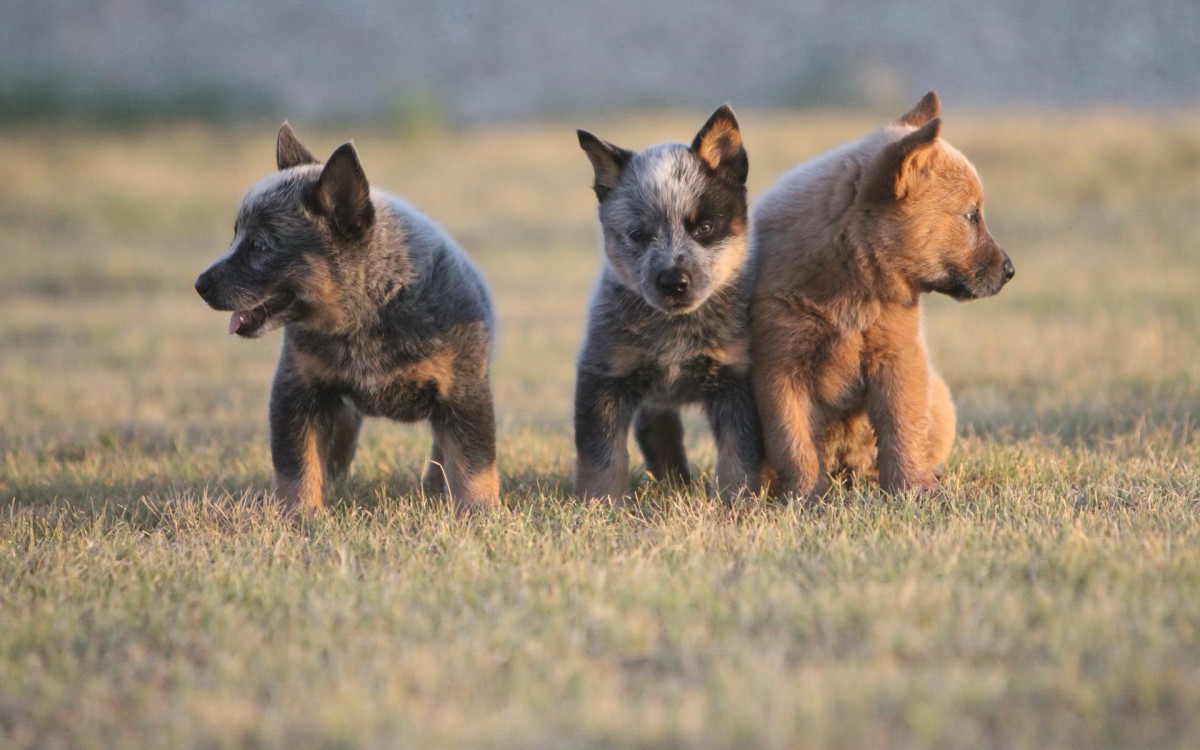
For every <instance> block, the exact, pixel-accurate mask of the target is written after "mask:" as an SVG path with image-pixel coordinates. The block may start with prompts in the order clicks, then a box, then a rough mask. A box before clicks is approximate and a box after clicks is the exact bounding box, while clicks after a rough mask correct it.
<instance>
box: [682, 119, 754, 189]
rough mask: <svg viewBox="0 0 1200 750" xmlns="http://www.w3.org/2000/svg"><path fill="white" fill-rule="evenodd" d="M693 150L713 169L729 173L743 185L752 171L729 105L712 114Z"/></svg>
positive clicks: (693, 145)
mask: <svg viewBox="0 0 1200 750" xmlns="http://www.w3.org/2000/svg"><path fill="white" fill-rule="evenodd" d="M692 151H693V153H695V154H696V156H699V157H700V158H701V159H702V160H703V161H704V163H705V164H707V165H708V166H709V167H710V168H712V169H713V170H729V173H730V174H732V175H733V176H734V178H736V179H737V181H738V182H739V183H741V184H743V185H745V184H746V175H747V174H749V172H750V162H749V160H748V159H747V158H746V149H744V148H743V147H742V131H741V130H740V129H739V128H738V121H737V118H736V117H734V116H733V110H732V109H731V108H730V107H729V105H728V104H723V105H721V107H720V108H719V109H718V110H717V111H716V112H713V113H712V117H710V118H708V122H706V123H704V127H702V128H700V132H699V133H697V134H696V138H695V140H693V141H692Z"/></svg>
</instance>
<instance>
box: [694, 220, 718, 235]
mask: <svg viewBox="0 0 1200 750" xmlns="http://www.w3.org/2000/svg"><path fill="white" fill-rule="evenodd" d="M712 233H713V225H712V222H711V221H703V222H700V224H699V225H698V226H697V227H696V228H695V229H694V230H692V236H694V237H707V236H708V235H710V234H712Z"/></svg>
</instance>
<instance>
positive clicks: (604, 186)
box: [575, 130, 633, 203]
mask: <svg viewBox="0 0 1200 750" xmlns="http://www.w3.org/2000/svg"><path fill="white" fill-rule="evenodd" d="M575 134H576V135H578V136H579V147H580V148H582V149H583V151H584V153H586V154H587V157H588V161H590V162H591V163H592V169H593V170H594V171H595V173H596V181H595V182H594V183H593V184H592V189H593V190H595V191H596V197H597V198H599V199H600V202H601V203H603V202H604V199H605V198H607V197H608V194H609V193H611V192H612V191H613V190H614V189H616V187H617V183H619V182H620V181H621V173H622V172H624V171H625V167H626V166H627V165H628V164H629V160H630V159H632V158H633V152H632V151H627V150H625V149H623V148H621V147H619V146H614V145H612V144H611V143H609V142H608V141H602V140H600V139H599V138H597V137H596V136H594V135H592V134H591V133H589V132H587V131H586V130H576V131H575Z"/></svg>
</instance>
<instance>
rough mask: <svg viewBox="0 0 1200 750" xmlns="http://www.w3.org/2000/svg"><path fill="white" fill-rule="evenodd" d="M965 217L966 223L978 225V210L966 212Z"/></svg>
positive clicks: (973, 209)
mask: <svg viewBox="0 0 1200 750" xmlns="http://www.w3.org/2000/svg"><path fill="white" fill-rule="evenodd" d="M966 217H967V221H969V222H971V223H972V224H978V223H979V209H978V208H972V209H971V210H970V211H968V212H967V213H966Z"/></svg>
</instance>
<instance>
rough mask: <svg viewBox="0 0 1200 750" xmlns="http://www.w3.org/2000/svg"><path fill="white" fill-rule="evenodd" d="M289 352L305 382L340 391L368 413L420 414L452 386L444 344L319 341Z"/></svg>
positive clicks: (451, 357) (451, 356)
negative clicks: (405, 346) (409, 347)
mask: <svg viewBox="0 0 1200 750" xmlns="http://www.w3.org/2000/svg"><path fill="white" fill-rule="evenodd" d="M290 354H291V360H292V363H293V366H294V367H295V368H296V371H297V374H298V375H299V376H300V378H301V380H302V381H303V382H304V383H305V385H307V386H309V387H312V388H324V389H330V390H334V391H337V392H340V393H341V394H342V395H344V396H346V397H348V398H349V399H350V400H351V401H353V402H354V404H355V406H357V407H358V408H359V410H361V411H362V412H364V413H365V414H368V415H371V416H384V417H390V418H392V419H402V420H413V419H422V418H424V417H426V416H428V413H429V411H430V410H431V409H432V408H433V406H434V404H435V403H437V402H438V401H439V400H443V399H445V398H446V397H447V396H448V395H449V393H450V391H451V389H452V388H453V387H454V381H455V353H454V351H453V349H451V348H450V347H449V346H445V345H442V346H435V345H430V346H428V347H423V348H422V349H420V350H417V351H409V352H405V351H403V350H401V349H400V348H399V347H392V348H390V349H389V347H387V346H385V345H383V344H382V343H381V342H376V341H369V342H341V341H325V342H321V344H320V345H319V346H312V345H309V346H306V347H293V348H292V351H291V352H290Z"/></svg>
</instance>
